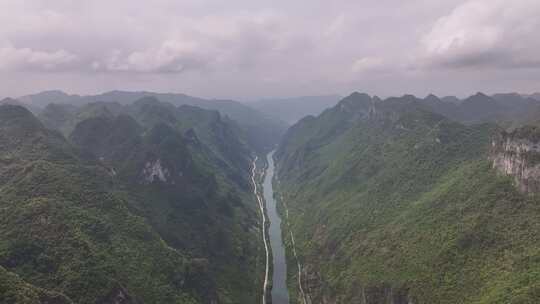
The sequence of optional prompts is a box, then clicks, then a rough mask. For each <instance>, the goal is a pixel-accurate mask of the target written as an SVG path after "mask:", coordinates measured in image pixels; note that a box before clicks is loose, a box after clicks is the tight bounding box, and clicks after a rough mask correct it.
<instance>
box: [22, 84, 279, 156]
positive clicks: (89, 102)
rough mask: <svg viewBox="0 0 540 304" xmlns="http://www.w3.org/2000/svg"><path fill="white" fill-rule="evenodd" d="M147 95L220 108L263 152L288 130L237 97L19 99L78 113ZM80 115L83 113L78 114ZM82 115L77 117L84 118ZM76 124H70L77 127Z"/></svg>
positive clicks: (123, 94) (56, 95) (49, 94)
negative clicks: (73, 109)
mask: <svg viewBox="0 0 540 304" xmlns="http://www.w3.org/2000/svg"><path fill="white" fill-rule="evenodd" d="M145 97H153V98H156V99H158V100H159V101H161V102H166V103H169V104H171V105H173V106H181V105H191V106H197V107H200V108H203V109H208V110H216V111H218V112H219V113H220V114H221V115H222V116H224V117H225V116H227V117H228V118H230V119H232V120H234V121H236V122H237V123H238V125H239V126H240V127H241V128H242V129H243V132H244V133H245V134H246V136H247V138H248V140H249V141H250V142H251V143H252V144H253V146H254V148H256V149H258V150H259V151H268V150H269V149H271V148H272V147H273V146H275V145H276V144H277V143H278V141H279V138H280V136H281V135H282V134H283V132H285V129H286V125H285V124H284V123H283V122H280V121H279V120H277V119H273V118H272V117H270V116H268V115H266V114H264V113H261V112H259V111H257V110H255V109H253V108H251V107H249V106H246V105H244V104H242V103H239V102H236V101H233V100H217V99H216V100H209V99H203V98H198V97H192V96H188V95H185V94H173V93H154V92H144V91H142V92H127V91H111V92H106V93H103V94H99V95H85V96H81V95H68V94H66V93H64V92H62V91H46V92H41V93H38V94H34V95H27V96H22V97H20V98H18V100H20V101H21V102H23V103H24V104H25V105H29V106H33V107H38V108H44V110H43V111H44V112H45V114H43V113H42V116H43V115H59V114H56V113H57V111H58V107H63V108H64V109H63V110H62V112H66V111H68V112H69V109H68V108H71V109H72V108H78V109H80V110H79V111H77V112H83V113H87V112H88V111H89V110H90V109H88V108H92V107H96V106H98V105H100V104H103V103H106V104H108V105H109V106H108V108H109V110H111V108H110V107H111V104H116V106H122V105H130V104H132V103H134V102H135V101H137V100H140V99H143V98H145ZM50 104H54V107H55V109H54V110H52V111H50V110H51V109H48V106H49V105H50ZM77 115H79V116H80V115H81V114H80V113H78V114H77ZM80 118H81V117H78V118H77V119H78V120H80ZM83 118H84V117H83ZM73 127H74V125H72V126H70V128H73Z"/></svg>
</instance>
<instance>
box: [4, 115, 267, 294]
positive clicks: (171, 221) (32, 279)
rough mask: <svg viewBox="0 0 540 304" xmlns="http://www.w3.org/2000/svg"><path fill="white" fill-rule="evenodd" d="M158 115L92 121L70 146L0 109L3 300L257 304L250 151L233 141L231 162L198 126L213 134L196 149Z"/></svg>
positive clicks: (193, 139)
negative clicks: (145, 119)
mask: <svg viewBox="0 0 540 304" xmlns="http://www.w3.org/2000/svg"><path fill="white" fill-rule="evenodd" d="M201 111H204V110H201ZM165 112H166V111H159V112H158V113H165ZM127 114H132V113H127ZM208 115H210V116H213V117H214V118H215V119H216V120H220V119H221V118H220V117H219V115H217V116H216V114H215V113H213V112H210V113H209V114H208ZM158 117H159V116H155V117H154V118H155V119H154V120H153V122H152V123H148V124H145V125H141V124H140V123H139V122H137V121H136V119H134V118H132V117H131V116H128V115H125V114H124V115H118V116H115V115H97V116H94V117H92V118H89V119H86V120H83V121H82V122H81V123H79V124H77V126H76V127H75V129H74V132H73V133H72V134H71V136H70V141H69V142H68V141H66V140H65V139H64V137H63V136H62V135H61V134H60V133H59V132H56V131H51V130H48V129H46V128H45V127H44V126H43V125H42V124H41V123H40V122H39V121H38V120H37V119H36V118H35V117H34V116H33V115H32V114H31V113H30V112H28V111H27V110H25V109H24V108H22V107H17V106H8V105H5V106H0V162H1V164H2V166H1V167H0V209H1V210H2V212H1V213H0V302H2V303H71V302H70V301H73V302H74V303H116V302H117V301H119V299H120V300H121V302H122V303H186V304H189V303H194V304H195V303H211V302H214V301H217V302H219V303H254V302H255V301H256V299H259V297H260V288H258V287H259V286H260V277H261V274H262V270H261V268H260V267H261V265H260V261H259V259H258V257H259V256H260V255H261V250H262V249H261V245H262V242H261V240H260V237H259V232H258V222H257V219H258V217H257V213H256V205H255V204H253V200H254V198H253V197H252V194H251V192H250V191H251V188H250V186H249V179H248V178H249V151H250V149H249V148H248V147H247V146H245V145H242V144H238V150H235V151H233V152H231V153H236V154H235V156H236V157H237V159H231V158H229V154H227V153H225V152H223V151H228V150H226V149H224V148H223V147H222V146H220V142H219V141H218V139H221V140H223V141H227V140H228V139H223V138H221V137H220V136H221V135H223V134H221V133H214V132H213V131H212V130H211V129H207V128H206V127H205V125H204V124H202V123H201V124H199V125H198V126H197V130H200V131H201V132H203V131H204V132H207V133H208V134H213V135H215V137H213V138H210V137H208V138H209V139H208V141H207V140H203V139H201V140H200V141H199V140H198V135H197V133H196V131H194V129H193V128H191V127H189V128H187V130H186V129H184V128H183V127H175V126H176V125H177V124H176V123H178V124H179V125H182V126H183V124H182V122H181V119H178V120H177V121H175V123H173V124H172V123H169V122H167V121H165V120H164V119H163V118H161V119H158ZM137 118H139V117H137ZM176 118H178V117H176ZM220 121H221V120H220ZM186 124H187V122H186ZM226 127H227V126H226V125H224V126H223V128H226ZM220 131H223V130H222V129H220ZM229 136H231V137H233V136H235V134H234V133H233V134H229ZM201 137H202V136H201ZM210 139H212V140H214V141H213V142H210ZM235 140H236V142H237V143H240V142H241V139H239V138H235ZM230 168H234V170H235V171H232V172H233V173H231V172H230V171H229V169H230ZM160 170H161V171H160ZM158 172H161V173H158ZM160 174H161V175H160ZM233 177H234V178H233Z"/></svg>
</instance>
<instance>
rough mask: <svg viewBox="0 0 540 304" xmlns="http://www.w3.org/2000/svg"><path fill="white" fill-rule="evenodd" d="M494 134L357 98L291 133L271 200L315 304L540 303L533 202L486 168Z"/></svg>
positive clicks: (404, 106) (398, 102) (400, 105)
mask: <svg viewBox="0 0 540 304" xmlns="http://www.w3.org/2000/svg"><path fill="white" fill-rule="evenodd" d="M496 130H497V128H495V127H493V126H490V125H476V126H470V127H466V126H464V125H461V124H459V123H455V122H452V121H450V120H448V119H446V118H444V117H443V116H440V115H437V114H433V113H431V112H429V111H427V110H426V107H425V105H423V104H421V103H419V102H417V101H416V100H414V99H413V98H408V97H405V98H402V99H390V100H387V101H377V100H373V99H371V98H370V97H369V96H367V95H361V94H353V95H351V96H350V97H348V98H346V99H344V100H343V101H341V102H340V103H339V104H338V105H337V106H336V107H335V108H333V109H330V110H327V111H326V112H324V113H323V114H322V115H321V116H319V117H317V118H313V117H309V118H306V119H304V120H302V121H301V122H299V123H298V124H297V125H295V126H293V127H292V128H291V129H290V131H289V132H288V133H287V134H286V136H285V139H284V141H283V143H282V145H281V146H280V148H279V149H278V151H277V153H276V157H277V159H278V174H279V178H280V180H281V183H280V185H281V188H280V189H279V191H281V192H282V193H283V194H284V199H285V200H286V202H287V204H288V207H289V212H290V214H289V215H290V219H291V224H292V230H293V232H294V234H295V237H296V243H297V244H296V245H297V250H298V253H299V255H300V258H301V262H302V263H303V264H305V269H304V270H305V272H306V273H305V275H306V278H307V279H306V280H304V284H305V286H304V288H306V289H307V290H308V291H309V293H310V296H311V298H312V299H313V302H314V303H318V302H320V301H322V299H323V298H325V299H327V300H328V301H335V302H336V303H365V302H366V301H367V303H390V301H394V302H395V303H408V301H412V302H414V303H448V304H450V303H475V304H480V303H486V304H487V303H536V302H537V300H538V299H539V298H540V284H539V283H538V282H540V246H539V244H540V234H539V232H540V201H539V200H538V198H536V197H528V196H524V195H522V194H520V193H518V191H517V190H516V189H515V188H514V186H513V184H512V181H511V179H510V178H507V177H502V176H498V175H497V174H496V172H495V171H494V170H493V169H492V168H491V164H490V163H489V162H488V161H487V152H488V149H489V144H490V138H491V136H492V135H493V134H494V132H495V131H496ZM291 275H292V273H291ZM295 282H296V281H295V280H294V279H293V278H290V284H291V291H292V294H293V295H294V294H295V290H296V288H297V286H296V284H295Z"/></svg>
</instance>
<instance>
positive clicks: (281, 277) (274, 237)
mask: <svg viewBox="0 0 540 304" xmlns="http://www.w3.org/2000/svg"><path fill="white" fill-rule="evenodd" d="M273 155H274V152H272V153H270V154H268V156H267V161H268V168H267V169H266V175H265V177H264V183H263V191H264V193H263V195H264V200H265V202H266V211H267V214H268V220H269V221H270V229H269V230H268V235H269V237H270V246H271V247H272V255H273V261H272V264H273V266H274V274H273V276H272V304H289V292H288V290H287V262H286V259H285V247H284V246H283V240H282V238H281V218H280V217H279V214H278V212H277V208H276V207H277V204H276V201H275V200H274V189H273V188H272V179H273V177H274V160H273V158H272V156H273Z"/></svg>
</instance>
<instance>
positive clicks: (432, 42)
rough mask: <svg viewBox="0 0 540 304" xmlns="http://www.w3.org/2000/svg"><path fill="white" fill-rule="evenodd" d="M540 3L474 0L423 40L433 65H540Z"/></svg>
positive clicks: (533, 1) (516, 0)
mask: <svg viewBox="0 0 540 304" xmlns="http://www.w3.org/2000/svg"><path fill="white" fill-rule="evenodd" d="M538 16H540V2H539V1H537V0H515V1H511V2H508V1H504V0H472V1H466V2H465V3H463V4H461V5H459V6H458V7H456V8H455V9H454V10H453V11H452V12H451V13H450V14H448V15H445V16H443V17H441V18H440V19H439V20H438V21H437V22H436V23H435V25H434V26H433V28H432V29H431V31H430V32H429V33H428V34H426V35H425V36H424V38H423V46H424V51H425V56H426V59H427V61H428V64H430V65H433V66H436V67H445V68H478V67H481V68H502V69H523V68H539V67H540V40H539V39H538V31H539V30H540V18H538Z"/></svg>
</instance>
